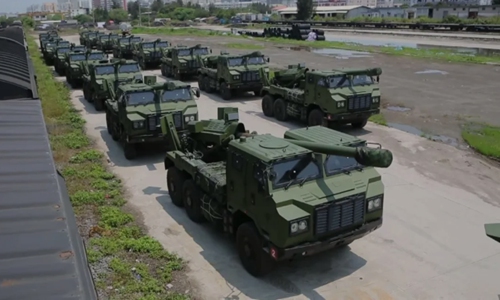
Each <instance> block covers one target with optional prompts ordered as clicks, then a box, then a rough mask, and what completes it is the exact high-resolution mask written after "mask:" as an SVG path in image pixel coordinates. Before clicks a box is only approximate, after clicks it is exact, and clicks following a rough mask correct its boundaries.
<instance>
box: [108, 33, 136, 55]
mask: <svg viewBox="0 0 500 300" xmlns="http://www.w3.org/2000/svg"><path fill="white" fill-rule="evenodd" d="M140 42H142V39H141V38H140V37H138V36H133V35H131V36H127V37H121V38H118V39H116V40H114V43H113V57H115V58H124V59H132V58H133V52H132V45H133V44H135V43H140Z"/></svg>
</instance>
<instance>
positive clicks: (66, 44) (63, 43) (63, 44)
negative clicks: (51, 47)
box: [57, 42, 69, 47]
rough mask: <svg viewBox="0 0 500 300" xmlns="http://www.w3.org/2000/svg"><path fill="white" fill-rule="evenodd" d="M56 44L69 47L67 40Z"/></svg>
mask: <svg viewBox="0 0 500 300" xmlns="http://www.w3.org/2000/svg"><path fill="white" fill-rule="evenodd" d="M57 46H62V47H69V42H60V43H59V44H57Z"/></svg>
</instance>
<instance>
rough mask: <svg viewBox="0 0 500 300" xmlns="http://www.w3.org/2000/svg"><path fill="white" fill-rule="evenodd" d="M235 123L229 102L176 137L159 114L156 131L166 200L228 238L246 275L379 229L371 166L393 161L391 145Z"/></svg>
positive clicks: (314, 130)
mask: <svg viewBox="0 0 500 300" xmlns="http://www.w3.org/2000/svg"><path fill="white" fill-rule="evenodd" d="M238 119H239V118H238V112H237V108H232V107H225V108H224V107H219V108H218V119H217V120H202V121H193V122H189V123H188V125H187V129H188V131H187V133H184V134H180V135H179V134H178V133H177V131H176V130H175V120H174V118H173V117H172V115H166V116H165V117H163V118H162V130H163V132H164V134H165V136H166V138H167V141H168V142H169V143H170V144H172V145H173V148H174V150H172V151H169V152H167V154H166V157H165V162H164V164H165V169H166V170H167V186H168V192H169V194H170V198H171V200H172V202H173V204H175V205H177V206H179V207H181V206H184V208H185V210H186V213H187V215H188V217H189V218H190V219H191V220H192V221H194V222H197V223H200V222H204V221H207V220H208V221H210V222H212V223H214V224H215V225H216V226H217V227H219V228H221V229H223V231H224V232H226V233H228V234H230V235H233V236H235V238H236V246H237V250H238V253H239V256H240V259H241V262H242V264H243V266H244V268H245V269H246V270H247V271H248V272H249V273H250V274H252V275H254V276H262V275H264V274H266V273H268V272H269V271H271V270H272V268H271V266H272V265H273V262H276V261H283V260H289V259H292V258H298V257H302V256H306V255H311V254H315V253H317V252H320V251H324V250H328V249H331V248H334V247H341V246H345V245H348V244H350V243H351V242H353V241H354V240H356V239H359V238H362V237H363V236H365V235H367V234H369V233H370V232H372V231H374V230H376V229H378V228H380V227H381V226H382V216H383V206H384V200H385V199H384V184H383V183H382V180H381V176H380V174H379V173H378V172H377V170H376V169H375V167H379V168H387V167H389V166H390V165H391V163H392V159H393V157H392V153H391V152H390V151H388V150H385V149H380V147H379V148H373V147H369V143H367V142H366V141H364V140H361V139H359V138H357V137H354V136H350V135H347V134H344V133H341V132H337V131H334V130H332V129H330V128H326V127H322V126H313V127H308V128H301V129H294V130H289V131H287V132H286V133H285V135H284V138H279V137H275V136H272V135H270V134H257V133H255V132H253V133H249V132H248V130H246V127H245V125H244V124H243V123H240V122H239V121H238Z"/></svg>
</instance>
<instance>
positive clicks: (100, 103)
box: [82, 59, 143, 111]
mask: <svg viewBox="0 0 500 300" xmlns="http://www.w3.org/2000/svg"><path fill="white" fill-rule="evenodd" d="M107 81H110V82H111V83H113V82H115V81H118V82H131V81H137V82H142V81H143V76H142V73H141V69H140V67H139V64H138V63H137V62H136V61H133V60H124V59H118V60H113V61H112V62H105V61H103V62H102V63H101V62H100V63H99V64H92V65H89V73H88V75H84V76H83V87H82V88H83V97H84V98H85V99H87V100H88V101H89V102H93V103H94V108H95V110H97V111H102V110H103V109H105V105H104V102H105V100H106V99H108V98H110V97H111V94H110V93H111V92H112V91H111V90H110V89H109V84H108V83H107Z"/></svg>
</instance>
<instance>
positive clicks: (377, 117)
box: [368, 114, 387, 126]
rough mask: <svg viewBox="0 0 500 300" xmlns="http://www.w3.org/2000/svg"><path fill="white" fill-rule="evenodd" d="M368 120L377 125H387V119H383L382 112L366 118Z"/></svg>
mask: <svg viewBox="0 0 500 300" xmlns="http://www.w3.org/2000/svg"><path fill="white" fill-rule="evenodd" d="M368 121H370V122H373V123H375V124H378V125H383V126H387V120H386V119H385V117H384V115H383V114H376V115H373V116H371V117H370V118H369V119H368Z"/></svg>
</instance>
